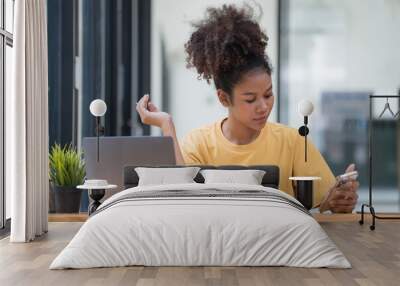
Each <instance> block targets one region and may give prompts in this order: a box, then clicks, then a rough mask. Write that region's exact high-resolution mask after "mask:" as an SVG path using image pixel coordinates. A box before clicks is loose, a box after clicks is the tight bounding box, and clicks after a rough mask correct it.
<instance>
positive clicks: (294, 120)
mask: <svg viewBox="0 0 400 286" xmlns="http://www.w3.org/2000/svg"><path fill="white" fill-rule="evenodd" d="M281 3H282V9H281V10H282V14H281V29H280V30H281V34H280V38H281V53H280V54H281V58H280V62H281V68H280V70H281V82H280V96H281V101H282V105H281V109H280V113H281V119H282V120H281V121H282V123H284V124H288V125H290V126H292V127H298V126H299V125H300V124H301V123H302V120H301V117H300V116H299V114H298V112H297V104H298V102H299V101H300V100H301V99H303V98H307V99H309V100H311V101H313V103H314V105H315V109H314V113H313V114H312V115H311V117H310V129H311V138H312V140H313V141H314V143H316V145H317V146H318V147H319V149H320V150H321V152H322V153H323V155H324V157H325V159H326V160H327V162H328V164H329V165H330V167H331V168H332V171H333V172H334V173H335V174H336V175H339V174H341V173H343V172H344V170H345V168H346V166H347V165H348V164H349V163H351V162H355V163H356V165H357V166H358V171H359V173H360V177H359V180H360V183H361V187H360V191H359V195H360V198H359V203H360V204H361V203H363V202H364V203H365V202H367V200H368V199H367V195H368V133H367V132H368V128H367V127H368V116H369V99H368V95H369V94H371V93H374V94H385V95H387V94H392V95H396V94H397V93H398V92H399V91H398V90H399V88H400V54H399V52H398V47H399V45H400V33H399V32H398V27H399V26H400V18H399V17H397V15H399V13H400V3H399V1H396V0H389V1H374V0H366V1H361V0H354V1H337V0H326V1H311V0H285V1H282V2H281ZM389 101H390V105H391V107H392V109H393V110H394V112H395V113H396V112H397V111H398V110H399V101H398V100H396V99H391V100H389ZM385 102H386V100H379V101H378V100H375V101H374V107H375V108H374V110H373V117H374V119H373V122H372V124H371V125H372V128H373V132H374V141H373V143H372V147H373V150H374V151H373V153H374V158H373V159H374V162H373V170H374V173H373V178H374V182H373V196H374V198H375V199H374V205H375V206H376V210H377V211H388V212H397V211H399V210H400V209H399V208H400V204H399V198H400V197H399V184H400V183H399V182H400V179H399V176H398V173H399V165H400V164H399V158H400V157H398V155H397V154H398V153H399V140H400V139H399V138H400V136H399V134H400V133H399V132H400V131H399V130H400V129H399V128H398V126H399V122H400V121H399V120H396V119H394V118H393V117H390V116H387V114H385V116H383V117H382V118H379V114H380V112H381V111H382V110H383V108H384V105H385ZM396 121H397V122H396ZM396 126H397V127H396ZM359 210H360V206H358V207H357V211H359Z"/></svg>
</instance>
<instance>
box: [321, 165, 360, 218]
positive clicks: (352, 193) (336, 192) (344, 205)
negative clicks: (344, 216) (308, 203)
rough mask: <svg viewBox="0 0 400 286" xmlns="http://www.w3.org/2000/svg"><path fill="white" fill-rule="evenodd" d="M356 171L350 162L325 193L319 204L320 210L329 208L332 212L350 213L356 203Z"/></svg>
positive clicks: (357, 183) (357, 185) (357, 184)
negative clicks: (343, 172)
mask: <svg viewBox="0 0 400 286" xmlns="http://www.w3.org/2000/svg"><path fill="white" fill-rule="evenodd" d="M357 176H358V172H357V171H355V165H354V164H350V165H349V166H348V167H347V169H346V172H345V174H343V175H340V176H338V177H337V181H336V183H335V185H334V186H333V187H332V188H331V189H330V190H329V192H328V193H327V194H326V196H325V198H324V200H323V201H322V203H321V205H320V212H324V211H326V210H331V211H332V212H334V213H351V212H352V211H353V209H354V207H355V205H356V203H357V200H358V194H357V189H358V187H359V185H360V184H359V182H358V181H357Z"/></svg>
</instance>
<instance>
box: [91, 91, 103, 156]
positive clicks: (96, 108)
mask: <svg viewBox="0 0 400 286" xmlns="http://www.w3.org/2000/svg"><path fill="white" fill-rule="evenodd" d="M89 110H90V113H91V114H92V115H93V116H95V117H96V136H97V162H99V160H100V151H99V150H100V146H99V145H100V144H99V136H100V132H104V127H102V126H100V117H102V116H104V114H105V113H106V111H107V104H106V103H105V102H104V101H103V100H101V99H95V100H93V101H92V102H91V103H90V106H89Z"/></svg>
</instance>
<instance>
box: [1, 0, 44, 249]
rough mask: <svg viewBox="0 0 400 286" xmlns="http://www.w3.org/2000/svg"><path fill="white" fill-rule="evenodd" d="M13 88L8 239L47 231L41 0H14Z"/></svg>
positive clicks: (8, 159)
mask: <svg viewBox="0 0 400 286" xmlns="http://www.w3.org/2000/svg"><path fill="white" fill-rule="evenodd" d="M14 27H15V34H14V57H15V66H14V73H13V80H14V83H13V84H14V93H13V94H12V95H11V96H10V97H9V98H6V106H7V110H6V122H7V127H6V128H7V129H6V150H7V152H6V166H7V172H6V187H7V188H10V190H11V194H12V195H11V237H10V241H12V242H27V241H31V240H33V239H34V238H35V237H36V236H40V235H41V234H43V233H44V232H47V226H48V223H47V213H48V194H49V182H48V104H47V100H48V99H47V86H48V84H47V10H46V0H20V1H15V25H14Z"/></svg>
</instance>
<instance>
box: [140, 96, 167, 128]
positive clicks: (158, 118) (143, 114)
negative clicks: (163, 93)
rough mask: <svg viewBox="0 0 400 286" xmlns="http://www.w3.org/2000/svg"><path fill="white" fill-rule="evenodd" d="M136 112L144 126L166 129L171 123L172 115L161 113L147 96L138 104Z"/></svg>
mask: <svg viewBox="0 0 400 286" xmlns="http://www.w3.org/2000/svg"><path fill="white" fill-rule="evenodd" d="M136 111H137V112H138V113H139V116H140V119H141V120H142V122H143V123H144V124H148V125H154V126H157V127H160V128H164V127H165V126H167V125H169V124H170V122H171V120H172V119H171V115H169V114H168V113H166V112H163V111H159V110H158V108H157V107H156V106H155V105H154V104H153V103H152V102H151V101H150V100H149V95H148V94H145V95H144V96H143V97H142V98H141V99H140V100H139V101H138V102H137V103H136Z"/></svg>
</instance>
